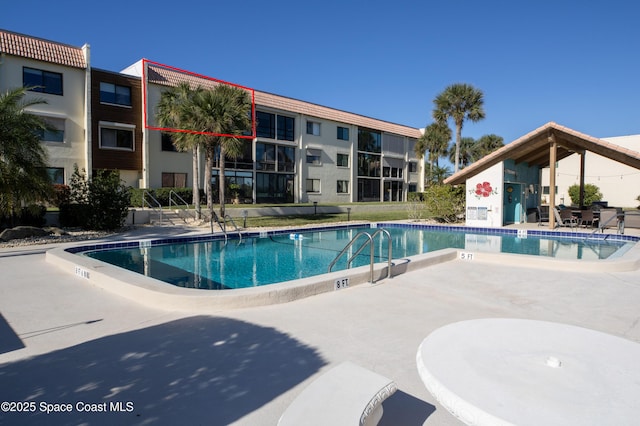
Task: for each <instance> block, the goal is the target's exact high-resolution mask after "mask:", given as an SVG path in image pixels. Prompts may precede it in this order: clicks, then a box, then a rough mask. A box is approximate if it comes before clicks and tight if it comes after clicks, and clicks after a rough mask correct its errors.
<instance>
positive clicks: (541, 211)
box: [538, 206, 549, 226]
mask: <svg viewBox="0 0 640 426" xmlns="http://www.w3.org/2000/svg"><path fill="white" fill-rule="evenodd" d="M542 222H549V207H548V206H538V226H541V225H542Z"/></svg>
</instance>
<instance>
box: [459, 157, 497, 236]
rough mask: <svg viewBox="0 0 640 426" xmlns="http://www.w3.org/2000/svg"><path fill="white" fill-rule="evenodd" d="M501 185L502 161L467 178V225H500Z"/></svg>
mask: <svg viewBox="0 0 640 426" xmlns="http://www.w3.org/2000/svg"><path fill="white" fill-rule="evenodd" d="M503 187H504V165H503V163H498V164H496V165H495V166H493V167H490V168H488V169H487V170H484V171H482V172H480V173H478V174H477V175H475V176H473V177H472V178H469V179H467V183H466V206H467V211H466V221H465V223H466V225H467V226H480V227H500V226H502V198H503V195H502V188H503Z"/></svg>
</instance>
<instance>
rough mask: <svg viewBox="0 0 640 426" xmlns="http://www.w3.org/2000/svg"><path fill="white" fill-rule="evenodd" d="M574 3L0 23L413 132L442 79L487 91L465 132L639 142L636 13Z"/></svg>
mask: <svg viewBox="0 0 640 426" xmlns="http://www.w3.org/2000/svg"><path fill="white" fill-rule="evenodd" d="M580 3H581V2H574V1H564V0H558V1H547V0H539V1H535V2H534V1H506V0H505V1H496V0H485V1H473V0H468V1H456V2H454V1H438V2H435V1H429V0H425V1H417V0H412V1H407V0H396V1H385V2H383V1H378V0H369V1H364V0H362V1H351V0H341V1H337V0H323V1H313V0H310V1H289V0H286V1H278V0H272V1H260V2H257V1H254V0H245V1H241V2H236V1H182V2H167V1H162V0H156V1H155V2H142V1H138V0H128V1H121V0H112V1H111V2H109V3H103V2H87V1H84V0H83V1H77V0H73V1H67V0H60V1H58V2H54V3H48V4H46V5H45V4H43V3H42V2H41V1H34V0H21V1H20V2H18V1H15V0H14V1H11V2H9V3H8V4H7V3H5V4H3V7H2V9H3V10H2V14H1V15H0V28H3V29H7V30H10V31H15V32H20V33H24V34H29V35H33V36H37V37H42V38H46V39H49V40H54V41H58V42H63V43H67V44H71V45H74V46H81V45H83V44H84V43H89V44H90V45H91V56H92V57H91V63H92V66H93V67H96V68H102V69H106V70H113V71H119V70H121V69H123V68H125V67H126V66H128V65H130V64H132V63H134V62H136V61H137V60H139V59H141V58H147V59H150V60H153V61H157V62H162V63H166V64H169V65H172V66H175V67H179V68H183V69H187V70H189V71H193V72H197V73H200V74H205V75H208V76H212V77H215V78H219V79H222V80H226V81H230V82H233V83H237V84H241V85H244V86H249V87H253V88H254V89H257V90H261V91H266V92H271V93H276V94H279V95H283V96H289V97H292V98H296V99H301V100H304V101H308V102H314V103H317V104H321V105H326V106H330V107H333V108H337V109H342V110H346V111H350V112H354V113H358V114H362V115H366V116H370V117H374V118H378V119H382V120H387V121H391V122H395V123H400V124H405V125H409V126H414V127H424V126H425V125H427V124H430V123H431V122H432V118H431V111H432V109H433V99H434V98H435V97H436V96H437V95H438V93H440V92H441V91H442V90H443V89H444V88H445V87H447V86H448V85H450V84H453V83H468V84H472V85H473V86H475V87H477V88H478V89H481V90H482V91H483V92H484V95H485V111H486V119H485V120H483V121H481V122H479V123H466V124H465V127H464V129H463V136H470V137H474V138H478V137H480V136H482V135H485V134H489V133H494V134H497V135H499V136H502V137H503V138H504V139H505V142H507V143H508V142H511V141H512V140H514V139H516V138H518V137H520V136H522V135H524V134H526V133H528V132H530V131H531V130H534V129H535V128H537V127H539V126H541V125H543V124H545V123H547V122H548V121H555V122H557V123H559V124H561V125H565V126H568V127H570V128H572V129H575V130H578V131H580V132H584V133H587V134H589V135H592V136H596V137H607V136H623V135H629V134H638V133H640V107H639V105H640V66H639V65H640V25H639V24H638V22H639V18H640V6H639V5H638V4H637V2H632V1H630V0H629V1H618V0H610V1H607V2H606V3H605V2H585V3H584V4H580Z"/></svg>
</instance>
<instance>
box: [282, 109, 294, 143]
mask: <svg viewBox="0 0 640 426" xmlns="http://www.w3.org/2000/svg"><path fill="white" fill-rule="evenodd" d="M293 122H294V120H293V118H291V117H285V116H283V115H279V116H278V139H279V140H281V141H292V140H293Z"/></svg>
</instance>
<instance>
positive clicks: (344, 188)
mask: <svg viewBox="0 0 640 426" xmlns="http://www.w3.org/2000/svg"><path fill="white" fill-rule="evenodd" d="M337 192H338V194H348V193H349V181H348V180H339V181H338V188H337Z"/></svg>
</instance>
